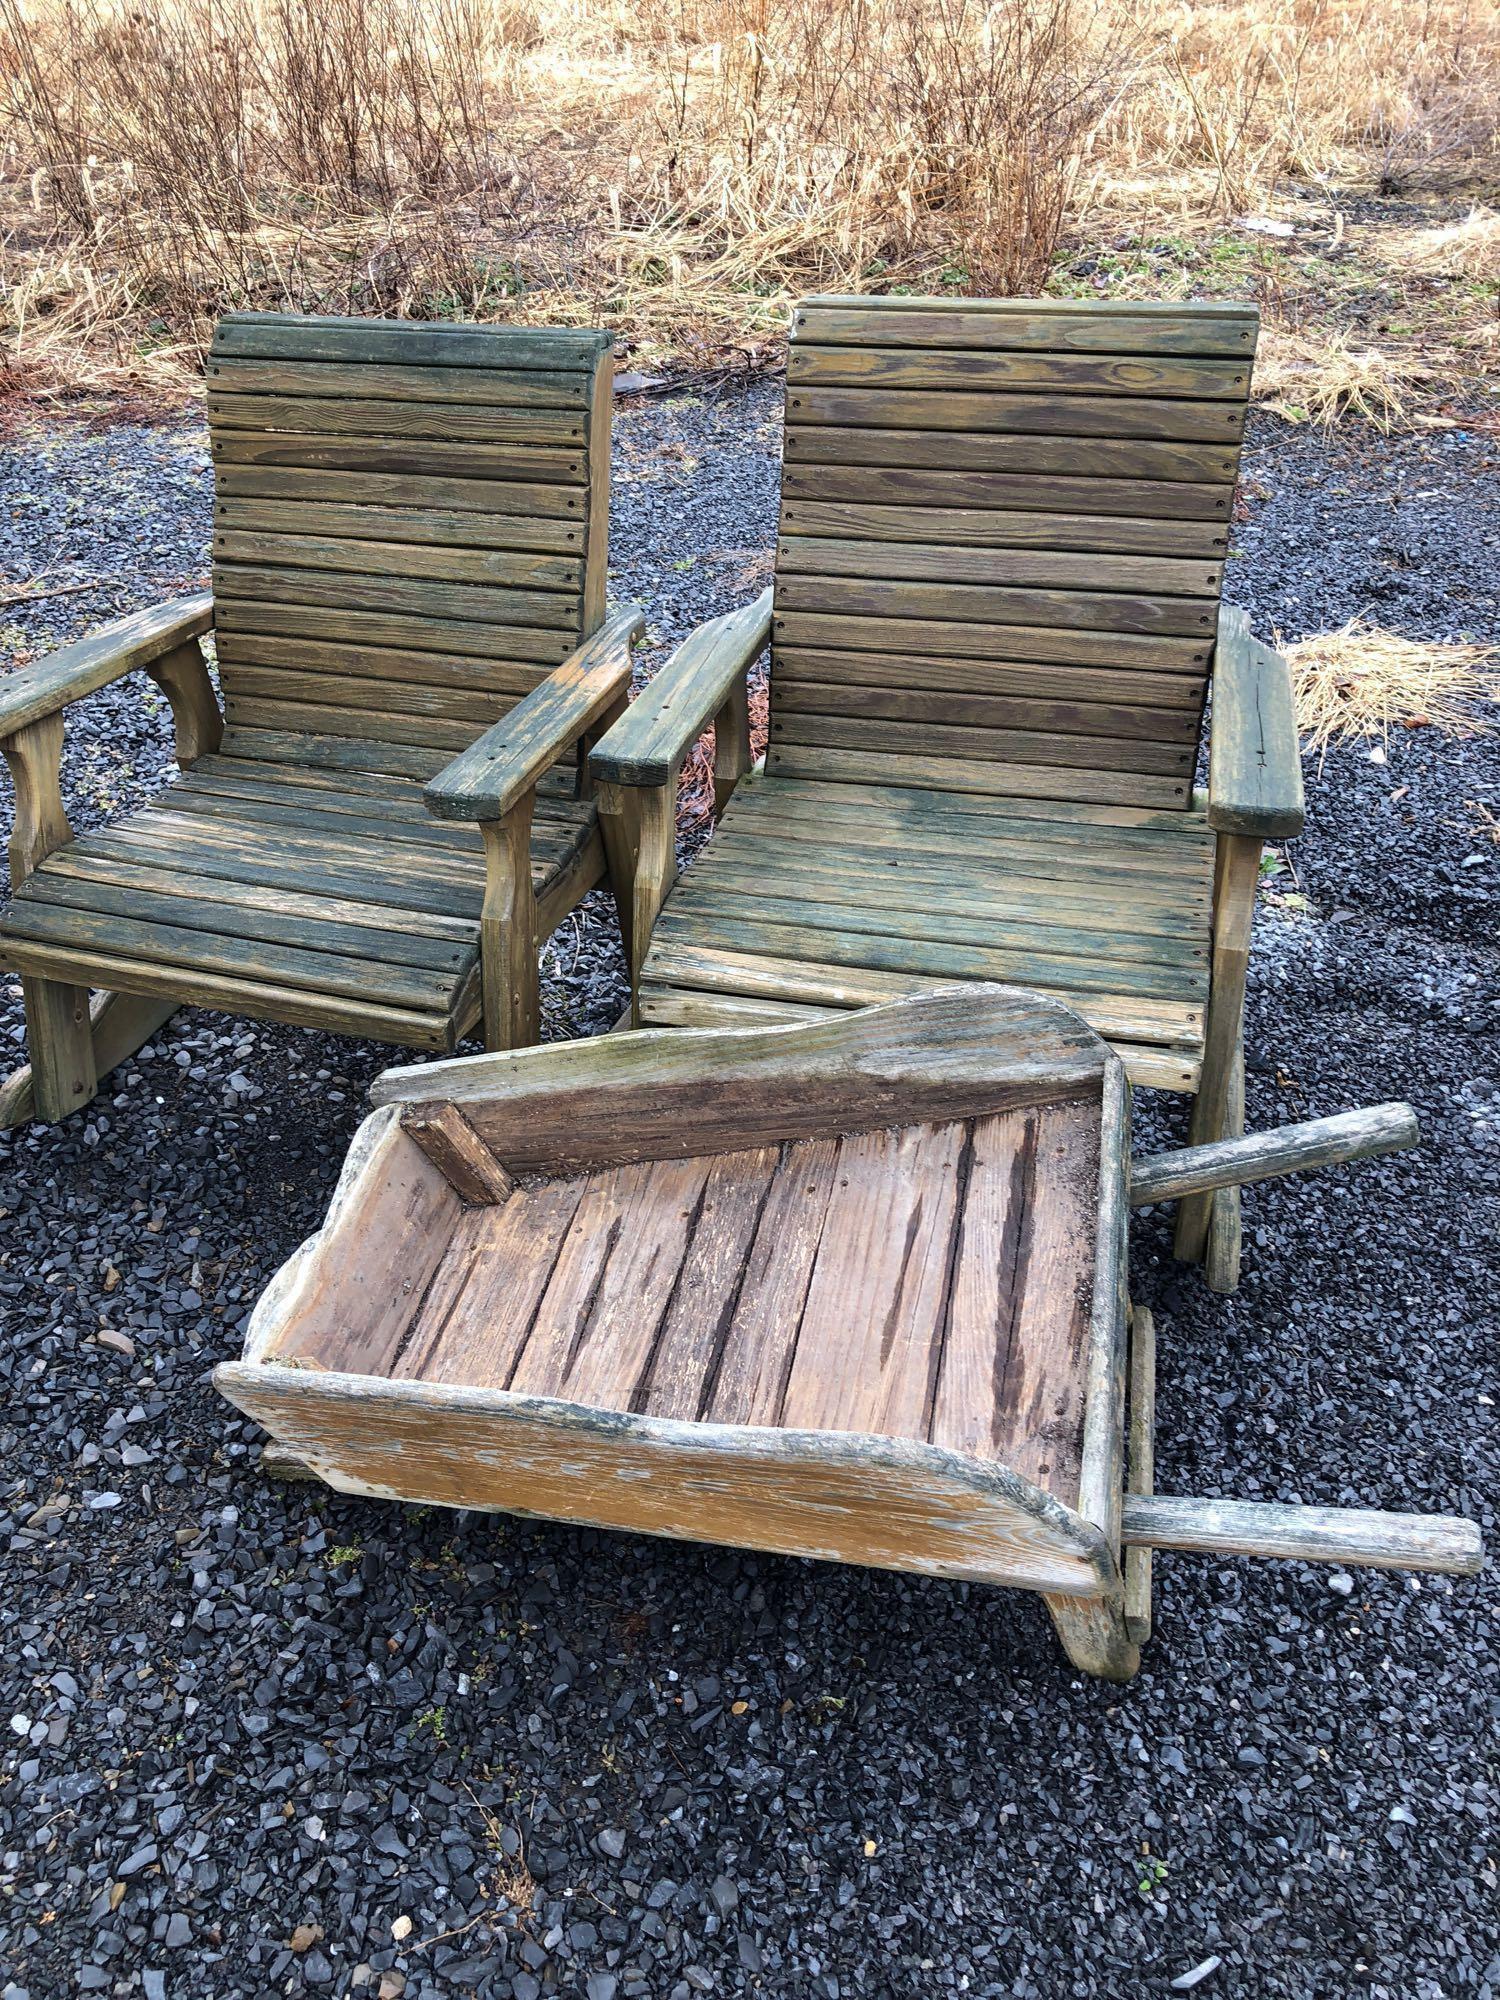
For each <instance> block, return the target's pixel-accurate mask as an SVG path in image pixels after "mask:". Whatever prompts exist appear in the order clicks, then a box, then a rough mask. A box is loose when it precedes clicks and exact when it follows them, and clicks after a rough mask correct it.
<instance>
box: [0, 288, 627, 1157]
mask: <svg viewBox="0 0 1500 2000" xmlns="http://www.w3.org/2000/svg"><path fill="white" fill-rule="evenodd" d="M611 376H612V367H611V362H610V338H609V336H608V335H607V334H604V333H596V332H572V331H565V330H554V331H530V330H525V329H520V328H506V327H473V326H426V325H414V324H408V323H403V322H396V321H379V320H342V319H317V318H300V317H289V316H280V315H273V314H258V313H244V314H235V315H232V316H231V317H230V318H228V319H226V320H225V321H224V322H223V323H222V324H221V326H220V328H219V330H218V333H217V336H216V338H215V340H214V344H213V350H212V354H211V357H210V360H209V363H208V417H209V430H210V437H211V440H212V451H213V462H214V472H215V486H216V498H215V505H214V536H213V591H212V594H211V595H203V596H198V597H191V598H186V599H183V600H181V601H179V602H178V603H175V604H170V605H166V606H162V607H159V608H156V609H153V610H149V611H145V612H142V613H140V614H138V615H137V616H134V617H131V618H126V619H124V620H122V621H120V622H119V623H118V624H116V625H113V626H110V627H109V628H107V629H106V630H104V631H101V632H97V633H95V634H93V635H92V636H91V637H89V638H87V639H84V640H81V641H79V643H78V644H76V645H73V646H68V647H65V648H63V649H62V650H61V651H60V652H56V653H53V654H52V655H50V657H47V658H44V659H42V660H40V661H38V662H36V663H35V664H33V665H31V666H28V667H25V668H22V669H20V670H18V671H15V672H12V673H11V674H9V675H8V676H6V677H4V678H3V679H0V749H3V751H4V753H5V757H6V760H7V762H8V763H9V765H10V769H11V772H12V775H13V777H14V780H15V788H16V825H15V833H14V836H13V838H12V841H11V845H10V860H11V879H12V886H13V889H14V892H15V893H14V900H13V902H12V905H11V910H10V914H9V917H8V918H7V919H6V921H5V923H4V925H3V926H0V957H3V959H4V962H5V963H6V964H7V965H9V966H12V967H14V968H15V969H16V970H18V971H19V972H20V974H21V980H22V987H23V991H24V995H25V1008H26V1027H27V1038H28V1044H29V1053H30V1056H31V1062H30V1064H29V1065H28V1066H27V1067H26V1068H24V1069H22V1070H20V1071H18V1072H16V1074H15V1075H14V1076H12V1077H11V1078H10V1079H9V1081H8V1082H7V1083H6V1084H5V1085H3V1086H0V1125H13V1124H15V1123H17V1122H19V1121H20V1120H21V1119H24V1118H27V1117H30V1116H36V1117H39V1118H42V1119H56V1118H61V1117H63V1116H65V1115H66V1114H67V1113H68V1112H70V1111H73V1110H76V1109H77V1108H78V1107H79V1106H81V1105H83V1104H85V1103H87V1102H88V1101H89V1099H90V1098H91V1097H92V1096H93V1095H94V1093H95V1090H96V1088H97V1084H98V1079H99V1077H100V1076H101V1075H103V1074H104V1073H106V1072H107V1071H108V1070H109V1069H111V1068H112V1067H113V1066H114V1065H115V1064H116V1063H119V1062H121V1061H123V1060H124V1059H125V1057H127V1056H128V1055H130V1054H131V1053H132V1052H133V1051H134V1050H135V1049H137V1048H139V1047H140V1045H141V1043H142V1042H143V1041H144V1040H146V1039H147V1038H148V1037H149V1036H150V1035H151V1034H153V1033H154V1032H155V1031H156V1029H157V1028H158V1027H159V1026H160V1025H161V1023H162V1022H163V1021H164V1020H165V1019H166V1018H167V1016H168V1015H170V1014H171V1013H172V1011H173V1010H174V1009H175V1008H176V1007H178V1006H180V1005H182V1004H184V1003H189V1002H191V1003H194V1004H198V1005H202V1006H207V1007H214V1008H221V1009H223V1010H225V1011H226V1012H229V1013H233V1014H240V1015H247V1016H250V1017H252V1018H258V1019H266V1020H277V1021H288V1022H292V1023H296V1024H299V1025H302V1026H308V1027H318V1028H327V1029H334V1030H338V1031H340V1032H344V1033H348V1034H354V1035H360V1036H364V1037H368V1038H370V1039H373V1040H378V1041H388V1042H395V1043H399V1044H402V1045H405V1046H409V1047H415V1048H426V1049H434V1050H449V1049H451V1048H452V1047H453V1045H454V1043H455V1042H456V1041H457V1040H458V1039H459V1037H460V1036H462V1035H465V1034H468V1033H469V1032H470V1031H471V1030H472V1029H473V1028H474V1027H475V1026H476V1025H478V1024H481V1023H482V1026H483V1032H484V1037H485V1041H486V1043H487V1044H488V1046H489V1047H491V1048H508V1047H512V1046H514V1045H517V1044H520V1043H525V1042H531V1041H535V1040H536V1038H537V1034H538V997H537V981H538V973H537V948H538V943H539V941H541V940H543V939H545V938H546V937H547V935H548V934H550V932H551V931H552V930H553V929H554V928H555V927H556V925H557V924H558V923H559V922H560V921H561V920H562V918H563V917H564V916H565V915H566V914H567V912H568V911H569V910H570V909H571V908H572V907H573V905H574V904H575V903H577V901H578V900H579V898H580V897H581V896H582V895H584V893H585V892H586V891H587V890H589V889H591V888H593V887H594V886H595V885H596V884H597V883H599V882H601V881H602V880H603V879H604V878H605V875H606V863H605V857H604V849H603V844H602V841H601V836H600V828H599V821H598V813H597V809H596V806H595V803H594V800H593V798H592V797H591V796H590V786H589V776H588V764H587V758H586V757H580V756H579V749H580V746H584V747H585V748H586V746H587V744H588V742H589V741H590V740H591V738H592V736H594V735H596V734H597V733H598V732H599V730H600V729H601V728H602V727H603V726H604V725H606V724H607V723H608V722H609V721H610V720H611V719H612V718H613V717H615V716H617V715H619V714H620V713H621V712H622V711H623V708H624V704H625V700H626V691H627V689H628V686H629V681H630V660H629V654H630V643H631V640H632V638H633V637H634V636H635V634H636V633H637V632H638V631H639V629H640V626H641V623H642V619H641V614H640V612H639V610H638V609H637V608H635V607H633V606H632V607H628V608H626V609H624V610H621V611H615V612H613V613H606V609H605V601H604V587H605V573H606V567H607V549H608V508H609V432H610V396H611V389H612V381H611ZM210 626H212V627H213V628H214V630H215V634H216V640H217V651H218V662H219V677H220V685H221V687H222V690H223V696H224V707H223V712H222V714H221V712H220V708H219V704H218V701H217V700H216V698H215V695H214V691H213V688H212V684H211V682H210V680H209V676H208V672H207V669H206V667H205V664H204V660H203V655H202V652H201V649H200V646H199V638H200V635H201V634H202V633H203V632H205V631H206V630H207V629H208V628H209V627H210ZM137 668H144V669H145V671H146V672H147V673H148V674H149V675H150V676H151V678H152V679H153V680H155V681H156V682H157V684H158V685H159V686H160V687H161V688H162V689H163V690H164V691H165V693H166V694H167V696H168V699H169V700H170V702H171V705H172V710H173V714H174V719H175V726H176V739H177V757H178V762H179V764H180V765H181V766H182V767H183V770H184V772H185V774H186V775H184V776H183V777H182V778H181V779H180V780H179V781H178V782H177V783H175V784H173V785H172V786H171V787H170V788H169V789H168V790H167V791H166V792H165V793H164V794H163V795H162V796H161V797H160V798H158V799H157V800H155V801H154V802H153V803H152V804H151V805H149V806H147V807H146V808H145V809H144V810H143V811H140V812H135V813H131V814H130V815H129V816H127V817H126V818H124V819H121V820H118V821H115V822H114V823H112V824H111V825H110V826H108V827H107V828H106V829H104V830H103V831H101V832H98V833H90V834H85V835H82V836H81V837H78V838H75V837H74V836H73V834H72V831H71V829H70V827H69V825H68V821H67V818H66V815H65V813H64V810H63V802H62V796H61V791H60V785H59V760H60V755H61V749H62V716H63V711H64V709H65V708H66V707H67V705H68V704H69V703H70V702H73V701H76V700H78V699H79V697H81V696H83V695H86V694H89V693H91V692H92V691H93V690H94V689H96V688H100V687H103V686H105V685H106V684H107V683H108V682H111V681H114V680H116V679H118V678H119V677H120V676H121V675H123V674H126V673H129V672H131V671H133V670H134V669H137ZM424 786H425V795H424ZM91 990H92V991H93V992H94V993H95V995H96V997H95V998H94V1000H93V1002H92V1005H91V1003H90V992H91Z"/></svg>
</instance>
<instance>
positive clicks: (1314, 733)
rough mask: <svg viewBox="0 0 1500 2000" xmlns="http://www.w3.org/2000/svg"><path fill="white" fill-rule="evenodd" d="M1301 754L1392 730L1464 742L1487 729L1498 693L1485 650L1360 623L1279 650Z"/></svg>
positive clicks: (1384, 738)
mask: <svg viewBox="0 0 1500 2000" xmlns="http://www.w3.org/2000/svg"><path fill="white" fill-rule="evenodd" d="M1283 651H1284V652H1285V654H1286V657H1287V660H1288V663H1289V664H1290V666H1291V670H1292V685H1293V689H1294V691H1295V694H1296V701H1297V722H1298V726H1299V728H1300V729H1301V731H1302V735H1303V740H1304V743H1305V744H1306V746H1307V748H1309V749H1314V750H1319V751H1323V750H1326V749H1327V747H1328V745H1329V744H1330V743H1334V742H1339V741H1342V740H1346V739H1349V738H1357V737H1372V736H1378V737H1379V738H1380V739H1381V740H1382V742H1385V741H1388V740H1389V737H1390V732H1391V730H1392V729H1393V728H1395V729H1441V730H1444V731H1447V732H1449V733H1451V734H1454V735H1460V736H1468V735H1473V734H1475V733H1478V732H1483V731H1487V730H1489V729H1491V728H1492V727H1493V726H1494V725H1493V721H1492V719H1491V718H1490V717H1488V716H1486V715H1485V714H1484V713H1483V712H1482V711H1483V710H1484V709H1485V708H1486V707H1488V706H1490V705H1492V704H1493V703H1494V701H1495V699H1496V696H1497V694H1500V683H1497V678H1496V669H1495V666H1494V658H1495V655H1494V652H1493V650H1492V649H1491V648H1489V647H1484V646H1473V645H1466V644H1461V643H1457V642H1444V641H1440V640H1425V639H1407V638H1403V637H1402V635H1401V634H1400V633H1398V632H1388V631H1385V630H1384V629H1383V628H1382V627H1380V626H1378V625H1371V624H1369V623H1367V622H1366V621H1365V620H1364V619H1362V618H1353V619H1351V620H1350V621H1349V623H1348V624H1347V625H1344V626H1341V627H1340V629H1339V630H1338V631H1337V632H1320V633H1318V634H1316V635H1315V636H1314V637H1313V638H1310V639H1300V640H1298V641H1297V642H1296V643H1295V644H1294V645H1290V646H1286V647H1284V648H1283Z"/></svg>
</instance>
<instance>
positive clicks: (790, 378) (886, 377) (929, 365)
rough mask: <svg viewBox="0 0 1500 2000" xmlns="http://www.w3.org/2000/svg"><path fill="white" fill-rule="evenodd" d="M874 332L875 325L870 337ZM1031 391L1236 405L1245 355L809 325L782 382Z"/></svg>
mask: <svg viewBox="0 0 1500 2000" xmlns="http://www.w3.org/2000/svg"><path fill="white" fill-rule="evenodd" d="M878 337H879V334H878V327H877V332H876V338H878ZM815 384H828V385H830V386H833V385H838V386H844V387H849V388H863V387H870V388H877V387H878V388H901V389H960V390H970V391H973V390H977V389H997V390H1017V389H1022V390H1039V391H1042V392H1044V393H1048V394H1050V393H1052V392H1054V391H1057V392H1060V393H1063V394H1068V393H1074V394H1079V393H1082V394H1087V395H1095V396H1136V397H1153V396H1183V397H1190V398H1203V399H1208V398H1218V397H1224V398H1226V399H1231V400H1235V401H1238V402H1244V400H1245V398H1246V397H1247V396H1248V394H1249V385H1250V362H1249V357H1248V356H1240V355H1232V356H1228V357H1225V358H1223V359H1220V358H1212V359H1204V358H1199V357H1196V356H1193V357H1178V356H1176V355H1160V356H1158V355H1121V354H1097V353H1095V354H1078V353H1071V354H1069V353H1064V354H1058V353H1055V352H1052V353H1049V352H1047V351H1045V350H1040V349H1038V350H1033V351H1030V352H1027V351H1023V350H1018V349H996V348H990V349H984V348H968V349H964V348H948V347H930V348H921V349H907V348H900V347H884V346H881V347H876V346H869V345H864V344H861V345H860V346H858V347H835V346H824V345H822V344H821V343H820V342H818V341H817V339H816V337H815V336H814V335H813V333H812V329H809V332H808V335H804V336H799V338H798V339H796V340H794V341H793V343H792V347H791V352H790V354H789V356H788V360H787V387H788V394H789V395H790V394H791V392H792V390H793V389H801V388H804V387H808V386H812V385H815Z"/></svg>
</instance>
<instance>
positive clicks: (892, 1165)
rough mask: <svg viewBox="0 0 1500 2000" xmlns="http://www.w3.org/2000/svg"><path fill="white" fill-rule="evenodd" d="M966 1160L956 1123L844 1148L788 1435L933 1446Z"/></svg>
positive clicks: (874, 1137) (786, 1405)
mask: <svg viewBox="0 0 1500 2000" xmlns="http://www.w3.org/2000/svg"><path fill="white" fill-rule="evenodd" d="M802 1032H804V1033H806V1032H808V1031H806V1030H803V1031H802ZM967 1150H968V1135H967V1133H966V1131H965V1129H964V1127H963V1126H962V1125H960V1124H957V1123H949V1124H943V1125H938V1126H933V1127H923V1126H914V1125H904V1126H902V1127H900V1128H899V1129H888V1130H885V1131H875V1132H865V1133H861V1134H858V1135H850V1136H846V1137H845V1138H843V1139H841V1140H840V1142H839V1153H838V1161H837V1165H836V1167H835V1169H834V1174H833V1184H832V1187H831V1189H830V1192H829V1199H828V1207H827V1210H826V1213H825V1216H824V1223H823V1229H822V1233H821V1236H820V1238H819V1242H818V1249H817V1255H816V1257H815V1258H814V1260H813V1268H812V1274H811V1278H810V1281H809V1284H808V1288H807V1295H806V1298H805V1299H804V1301H803V1306H802V1312H801V1316H800V1321H799V1324H798V1331H797V1341H796V1351H795V1353H794V1354H793V1356H792V1362H791V1368H790V1371H789V1374H788V1376H787V1383H786V1390H785V1393H784V1397H783V1401H782V1408H781V1412H780V1416H779V1421H780V1422H781V1423H783V1424H785V1425H787V1426H788V1427H789V1428H791V1429H793V1430H819V1431H858V1432H865V1433H873V1434H875V1435H878V1436H894V1437H913V1436H921V1435H923V1434H924V1432H925V1431H926V1428H927V1413H928V1411H929V1410H930V1408H931V1406H932V1397H933V1392H934V1388H935V1383H936V1376H937V1368H938V1364H939V1362H940V1360H941V1354H942V1343H941V1332H942V1327H943V1324H944V1320H945V1315H946V1311H947V1303H948V1292H949V1287H950V1283H951V1276H952V1262H953V1257H954V1248H955V1232H956V1228H957V1225H958V1222H959V1220H960V1217H961V1214H962V1206H963V1201H962V1195H963V1190H962V1187H961V1185H960V1180H961V1175H962V1172H963V1167H964V1161H965V1157H966V1154H967Z"/></svg>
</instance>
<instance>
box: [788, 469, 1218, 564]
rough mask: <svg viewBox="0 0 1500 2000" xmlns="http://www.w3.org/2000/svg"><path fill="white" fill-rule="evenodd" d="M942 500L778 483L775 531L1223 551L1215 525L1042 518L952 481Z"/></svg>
mask: <svg viewBox="0 0 1500 2000" xmlns="http://www.w3.org/2000/svg"><path fill="white" fill-rule="evenodd" d="M847 483H850V484H854V485H856V486H857V485H858V483H859V482H857V481H851V482H847ZM944 493H945V494H946V496H947V497H946V498H944V497H942V496H941V495H940V496H939V497H937V498H935V499H934V498H932V497H931V489H930V488H929V487H928V486H926V485H925V483H924V485H923V486H922V487H920V488H919V490H918V492H917V493H916V494H915V495H910V496H908V499H907V500H906V501H905V502H903V501H902V500H901V499H900V498H899V497H898V496H891V495H887V496H886V497H885V498H884V499H882V500H878V501H877V500H874V499H871V498H867V497H866V496H865V495H864V494H863V493H861V492H855V493H854V494H853V495H852V496H850V497H846V498H843V499H838V498H833V497H823V498H819V497H816V496H814V495H811V494H809V495H806V496H802V497H798V496H795V495H792V494H789V493H788V492H787V490H786V487H785V485H784V484H783V487H782V500H781V517H780V522H781V532H782V534H784V535H809V536H820V535H829V536H834V537H838V538H841V539H844V540H849V541H863V542H882V543H886V542H897V543H899V542H941V543H943V544H944V545H945V546H949V547H952V548H954V549H959V548H981V549H1038V550H1075V551H1080V552H1083V553H1088V552H1090V551H1097V552H1098V553H1100V554H1103V555H1109V554H1116V555H1140V556H1159V557H1162V558H1164V559H1170V560H1174V561H1176V560H1181V561H1188V560H1191V559H1194V558H1203V557H1207V558H1209V559H1211V560H1216V561H1222V560H1223V558H1224V556H1225V555H1226V553H1227V551H1228V548H1229V531H1228V529H1227V528H1226V527H1225V526H1224V524H1223V523H1222V522H1213V521H1188V520H1170V521H1159V520H1152V519H1150V518H1149V516H1147V517H1135V516H1132V515H1129V514H1126V515H1113V514H1106V513H1104V512H1102V511H1101V512H1099V513H1091V512H1089V511H1088V506H1087V505H1084V506H1081V507H1079V508H1077V509H1076V510H1075V511H1073V512H1072V513H1068V512H1055V511H1050V510H1049V511H1048V512H1046V513H1041V512H1035V511H1028V510H1027V509H1026V507H1025V505H1024V502H1022V501H1021V499H1020V498H1019V496H1018V494H1017V493H1016V492H1014V491H1007V494H1006V495H1005V496H1004V497H1002V498H1000V499H998V500H997V501H996V502H995V504H994V505H991V506H985V505H984V503H983V500H982V499H978V498H972V497H969V495H968V493H967V492H966V489H965V487H964V486H963V485H962V484H960V483H958V482H953V483H951V484H950V485H949V486H947V487H946V488H945V489H944ZM1101 497H1107V496H1101V494H1100V492H1099V490H1098V488H1097V487H1095V488H1094V490H1093V493H1092V495H1091V501H1092V504H1093V505H1095V506H1097V505H1098V503H1099V501H1100V499H1101Z"/></svg>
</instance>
